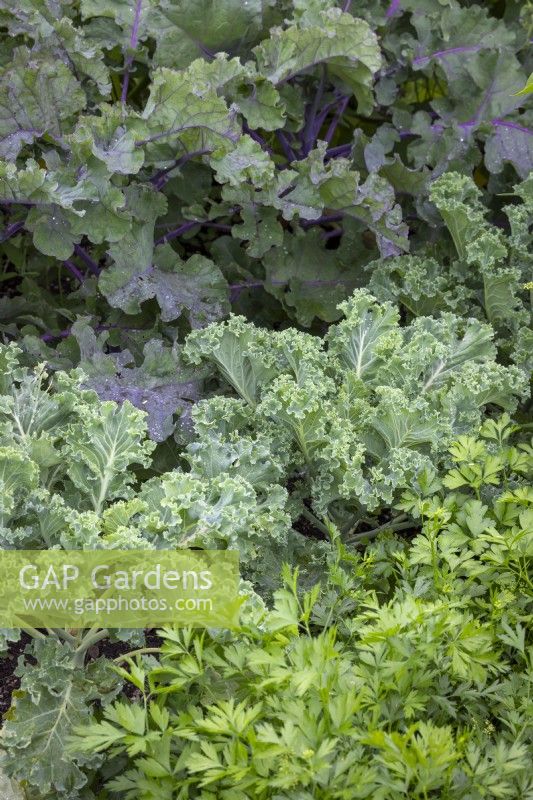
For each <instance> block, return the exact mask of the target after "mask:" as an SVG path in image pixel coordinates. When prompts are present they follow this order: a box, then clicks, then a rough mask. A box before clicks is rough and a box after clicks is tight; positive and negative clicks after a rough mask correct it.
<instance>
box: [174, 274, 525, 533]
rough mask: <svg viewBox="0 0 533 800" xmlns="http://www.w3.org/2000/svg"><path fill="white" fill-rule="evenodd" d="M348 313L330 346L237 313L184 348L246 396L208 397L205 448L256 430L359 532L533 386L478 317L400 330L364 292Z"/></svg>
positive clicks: (198, 420)
mask: <svg viewBox="0 0 533 800" xmlns="http://www.w3.org/2000/svg"><path fill="white" fill-rule="evenodd" d="M341 310H342V313H343V315H344V319H343V320H342V321H341V322H339V323H338V324H337V325H333V326H331V327H330V329H329V331H328V334H327V336H326V337H325V339H324V340H323V341H321V340H320V339H319V338H318V337H314V336H311V335H310V334H304V333H300V332H298V331H296V330H294V329H287V330H285V331H282V332H280V333H276V332H266V331H264V330H260V329H257V328H255V327H254V326H253V325H251V324H249V323H246V322H245V321H244V320H243V319H242V318H239V317H233V318H231V319H230V320H229V321H228V322H226V323H222V324H217V325H213V326H209V327H207V328H205V329H204V330H202V331H196V332H194V333H192V334H191V335H190V336H189V338H188V340H187V343H186V346H185V354H186V356H187V357H188V358H189V359H190V360H191V361H192V362H193V363H200V362H202V361H208V362H210V363H212V364H213V365H214V366H216V368H217V369H218V371H219V374H220V377H221V379H222V380H223V382H224V383H226V384H229V385H230V387H231V388H232V389H233V390H234V391H235V392H236V393H237V395H238V396H239V398H240V401H239V400H236V401H233V403H234V404H233V405H232V406H229V407H228V405H227V404H225V403H221V401H220V399H219V398H216V397H215V398H213V399H212V400H204V401H202V402H201V403H199V404H198V406H197V407H196V409H195V410H194V412H193V419H194V421H195V424H196V427H197V432H198V433H199V436H200V445H199V446H200V447H201V448H206V449H207V451H208V452H211V451H215V450H216V449H217V448H225V447H228V446H230V443H232V441H233V440H234V439H235V438H236V437H240V438H241V437H243V436H246V435H248V431H250V430H251V431H255V436H256V437H257V440H265V441H266V442H267V443H269V444H268V445H267V447H269V448H270V451H271V453H272V454H273V455H274V454H275V456H276V457H277V459H276V460H277V461H278V462H279V464H280V467H281V468H282V469H283V470H284V472H285V476H286V481H287V482H290V481H291V480H292V481H294V480H296V482H297V491H296V492H295V495H296V496H298V495H299V496H300V497H301V498H302V499H308V500H310V502H311V505H312V508H313V510H314V511H315V513H317V514H318V515H319V516H329V517H330V518H331V519H333V520H335V521H336V522H337V523H339V524H342V525H345V524H346V525H348V528H349V527H351V526H353V525H354V524H355V523H356V522H359V521H360V520H361V519H362V518H364V516H365V514H366V513H368V512H372V513H379V511H380V509H381V508H382V507H383V506H387V505H390V504H392V503H393V500H394V497H395V493H396V491H397V489H398V488H399V487H400V486H407V485H409V484H410V483H411V481H412V480H414V479H415V478H416V476H417V475H418V474H420V472H421V471H423V470H425V469H427V468H428V467H429V466H430V465H431V464H437V465H439V464H442V458H443V457H444V456H445V453H446V451H447V447H448V446H449V444H450V442H451V441H452V439H454V438H455V437H456V436H457V434H459V433H465V432H467V431H471V430H473V429H475V428H476V426H477V424H478V423H479V420H480V413H481V412H482V410H483V409H484V408H485V407H486V406H487V404H492V405H496V406H500V408H503V409H505V408H508V409H509V410H512V409H513V408H514V407H515V402H516V401H515V400H514V399H513V397H514V396H516V395H518V396H520V395H521V394H522V393H524V392H526V391H527V390H526V383H527V381H526V375H525V374H524V373H523V372H522V371H521V370H520V369H518V368H517V367H514V366H513V367H502V366H501V365H500V364H497V363H496V362H495V360H494V357H495V347H494V344H493V343H492V338H493V331H492V330H491V328H490V327H489V326H487V325H482V324H480V323H479V322H478V321H476V320H474V319H472V320H460V319H459V318H458V317H455V316H453V315H452V314H450V313H447V314H443V315H442V316H441V318H440V319H433V318H431V317H419V318H418V319H416V320H414V321H413V322H412V323H411V324H410V325H409V326H405V327H401V326H400V324H399V315H398V312H397V310H396V308H395V307H394V306H392V305H391V304H390V303H384V304H379V303H377V301H376V300H375V298H374V297H372V295H370V294H369V293H368V292H366V291H364V290H358V291H356V292H355V293H354V295H353V297H352V298H351V299H350V300H349V301H347V302H345V303H344V304H342V305H341ZM228 408H231V409H235V412H233V413H229V414H228ZM241 441H242V438H241ZM194 447H198V445H195V446H194ZM197 452H198V451H197V450H196V451H195V453H197ZM200 452H201V451H200ZM195 457H197V456H196V455H195ZM300 509H302V506H301V505H300ZM304 511H305V509H304Z"/></svg>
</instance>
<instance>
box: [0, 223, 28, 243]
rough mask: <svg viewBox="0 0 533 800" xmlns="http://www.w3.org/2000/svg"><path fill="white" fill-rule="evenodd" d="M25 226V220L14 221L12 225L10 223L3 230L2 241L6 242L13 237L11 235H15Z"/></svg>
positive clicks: (0, 239)
mask: <svg viewBox="0 0 533 800" xmlns="http://www.w3.org/2000/svg"><path fill="white" fill-rule="evenodd" d="M23 227H24V223H23V222H12V223H11V225H8V226H7V228H6V229H5V231H4V232H3V234H2V237H1V238H0V242H5V241H7V240H8V239H11V237H12V236H15V235H16V234H17V233H18V232H19V231H20V230H22V228H23Z"/></svg>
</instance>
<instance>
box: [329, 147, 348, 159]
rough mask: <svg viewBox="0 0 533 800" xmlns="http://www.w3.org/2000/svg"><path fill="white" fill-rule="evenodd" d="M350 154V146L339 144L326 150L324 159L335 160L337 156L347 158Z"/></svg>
mask: <svg viewBox="0 0 533 800" xmlns="http://www.w3.org/2000/svg"><path fill="white" fill-rule="evenodd" d="M351 152H352V145H351V144H340V145H339V146H338V147H330V148H329V149H328V150H326V158H336V157H337V156H349V155H350V153H351Z"/></svg>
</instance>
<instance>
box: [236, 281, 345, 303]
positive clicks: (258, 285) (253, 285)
mask: <svg viewBox="0 0 533 800" xmlns="http://www.w3.org/2000/svg"><path fill="white" fill-rule="evenodd" d="M351 282H352V281H351V280H350V279H343V278H336V279H334V280H331V281H321V280H317V281H302V284H303V285H304V286H336V285H338V284H349V283H351ZM266 283H269V284H270V285H271V286H288V285H289V283H290V281H288V280H287V281H266V280H265V281H247V282H246V283H233V284H231V285H230V287H229V288H230V291H231V294H230V297H231V299H232V300H235V299H236V298H237V297H238V296H239V294H240V293H241V292H242V291H244V290H245V289H262V288H263V287H264V285H265V284H266Z"/></svg>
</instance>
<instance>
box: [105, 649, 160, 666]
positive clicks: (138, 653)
mask: <svg viewBox="0 0 533 800" xmlns="http://www.w3.org/2000/svg"><path fill="white" fill-rule="evenodd" d="M162 652H163V648H161V647H140V648H139V649H138V650H132V651H131V652H129V653H124V655H123V656H119V657H118V658H114V659H113V664H120V662H121V661H126V660H127V659H128V658H132V657H133V656H143V655H145V654H148V653H162Z"/></svg>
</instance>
